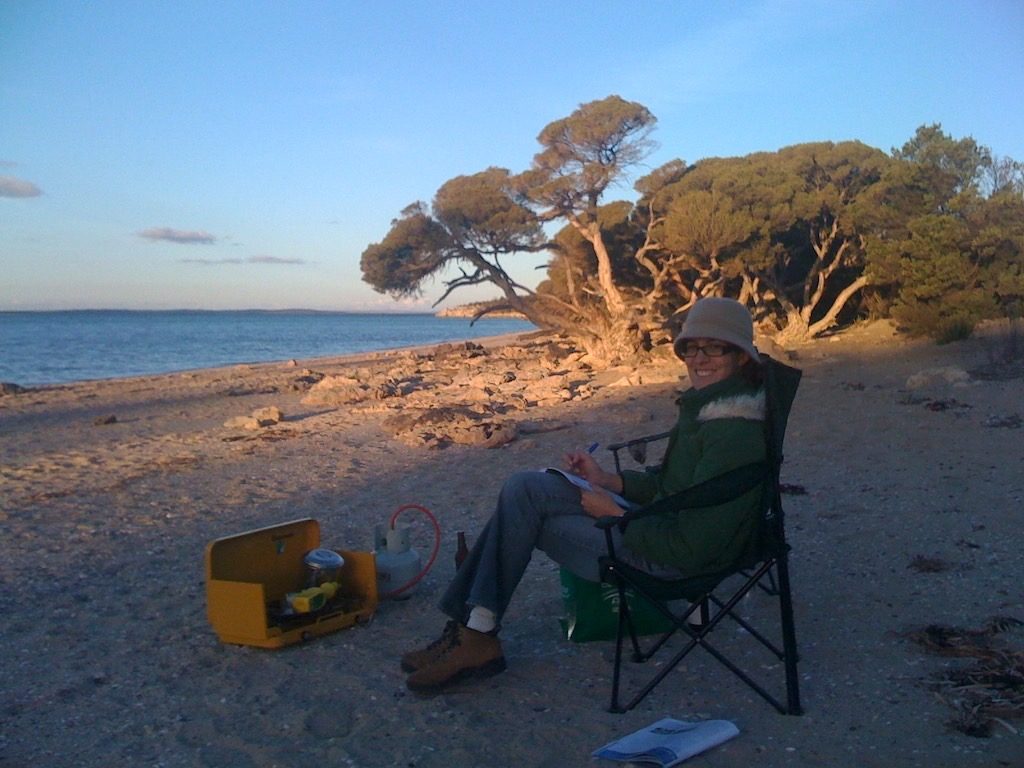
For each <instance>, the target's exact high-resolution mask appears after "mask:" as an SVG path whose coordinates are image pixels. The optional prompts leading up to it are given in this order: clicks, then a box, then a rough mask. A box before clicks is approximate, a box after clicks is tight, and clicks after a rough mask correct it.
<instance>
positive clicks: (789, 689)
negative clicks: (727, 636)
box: [776, 552, 803, 715]
mask: <svg viewBox="0 0 1024 768" xmlns="http://www.w3.org/2000/svg"><path fill="white" fill-rule="evenodd" d="M776 564H777V566H778V572H779V610H780V612H781V619H782V647H783V650H784V651H785V659H784V663H785V666H786V700H787V704H788V707H787V714H790V715H801V714H803V708H802V707H801V706H800V679H799V677H798V675H797V670H796V663H797V648H796V623H795V622H794V621H793V596H792V594H791V593H790V591H789V558H788V556H787V555H786V553H785V552H784V553H782V555H780V556H779V558H778V561H777V563H776Z"/></svg>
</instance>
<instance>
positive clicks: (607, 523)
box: [594, 515, 622, 531]
mask: <svg viewBox="0 0 1024 768" xmlns="http://www.w3.org/2000/svg"><path fill="white" fill-rule="evenodd" d="M621 522H622V517H621V516H616V515H605V516H604V517H599V518H597V519H595V520H594V527H595V528H600V529H601V530H602V531H605V530H608V529H609V528H614V527H615V526H616V525H618V524H619V523H621Z"/></svg>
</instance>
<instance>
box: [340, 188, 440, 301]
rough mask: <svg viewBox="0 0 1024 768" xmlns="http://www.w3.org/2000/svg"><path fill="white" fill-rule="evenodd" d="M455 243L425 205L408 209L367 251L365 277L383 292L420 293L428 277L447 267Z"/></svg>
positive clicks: (404, 294)
mask: <svg viewBox="0 0 1024 768" xmlns="http://www.w3.org/2000/svg"><path fill="white" fill-rule="evenodd" d="M451 245H452V242H451V239H450V237H449V236H448V233H447V232H446V231H445V230H444V228H443V227H442V226H441V225H440V224H438V223H437V222H436V221H434V220H433V219H432V218H430V216H428V215H427V214H426V213H425V211H424V210H423V206H422V205H421V204H414V205H412V206H410V207H408V208H406V209H405V211H404V212H403V215H402V218H400V219H395V220H394V221H393V222H392V223H391V230H390V231H389V232H388V233H387V235H386V236H385V237H384V240H382V241H381V242H380V243H373V244H371V245H370V246H369V247H367V248H366V250H365V251H363V255H362V257H361V259H360V262H359V264H360V267H361V269H362V272H363V280H364V281H365V282H367V283H369V284H370V285H371V286H373V288H374V289H375V290H377V291H379V292H381V293H390V294H391V295H392V296H395V297H403V296H416V295H419V293H420V288H421V285H422V283H423V281H424V280H426V279H427V278H428V277H430V276H431V275H433V274H435V273H436V272H437V271H438V270H439V269H441V268H442V267H443V266H444V263H445V261H446V260H447V258H448V255H449V254H448V252H449V250H450V248H451Z"/></svg>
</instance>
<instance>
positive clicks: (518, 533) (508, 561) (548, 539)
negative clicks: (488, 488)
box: [439, 472, 678, 624]
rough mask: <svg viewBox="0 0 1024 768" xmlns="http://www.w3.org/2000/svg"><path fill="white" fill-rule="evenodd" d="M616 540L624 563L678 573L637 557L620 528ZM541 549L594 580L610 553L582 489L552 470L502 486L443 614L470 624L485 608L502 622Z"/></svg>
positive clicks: (525, 474) (449, 592)
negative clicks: (475, 612) (474, 608)
mask: <svg viewBox="0 0 1024 768" xmlns="http://www.w3.org/2000/svg"><path fill="white" fill-rule="evenodd" d="M612 537H613V543H614V546H615V554H616V555H617V556H618V557H619V558H620V559H621V560H623V561H625V562H627V563H629V564H631V565H635V566H637V567H640V568H644V569H645V570H649V571H651V572H652V573H656V574H663V575H667V576H668V575H678V572H677V571H675V570H673V569H666V568H663V567H657V566H654V565H653V564H651V563H649V562H648V561H646V560H644V559H643V558H641V557H639V556H637V555H635V554H632V553H631V552H630V551H629V550H628V549H627V548H626V547H625V546H624V545H623V543H622V536H621V533H620V532H619V530H618V528H614V529H613V530H612ZM535 548H536V549H540V550H542V551H543V552H544V553H546V554H547V556H548V557H550V558H551V559H552V560H554V561H555V562H556V563H558V564H559V565H561V566H563V567H564V568H567V569H569V570H570V571H572V572H573V573H574V574H576V575H577V576H579V577H580V578H582V579H587V580H588V581H598V580H599V578H598V566H597V558H598V557H600V556H601V555H604V554H607V551H608V550H607V546H606V544H605V535H604V531H602V530H600V529H599V528H597V527H596V526H595V525H594V519H593V518H592V517H590V516H589V515H587V513H586V512H584V511H583V507H582V505H581V504H580V490H579V488H577V487H576V486H574V485H572V484H571V483H570V482H569V481H568V480H566V479H565V478H563V477H561V476H559V475H556V474H553V473H550V472H519V473H517V474H514V475H512V476H511V477H510V478H509V479H508V480H506V481H505V485H504V486H502V489H501V493H500V494H499V495H498V505H497V508H496V509H495V510H494V514H493V515H492V516H491V519H490V520H488V521H487V525H486V526H484V529H483V531H481V532H480V535H479V537H477V540H476V542H475V543H474V544H473V548H472V549H471V550H470V551H469V555H468V556H467V557H466V559H465V561H464V562H463V563H462V567H460V568H459V570H458V572H457V573H456V574H455V577H454V578H453V579H452V581H451V583H450V584H449V585H448V589H447V590H446V591H445V593H444V596H443V597H442V598H441V602H440V603H439V606H440V608H441V610H442V611H443V612H444V613H445V614H447V615H448V616H449V617H450V618H452V619H455V620H456V621H459V622H465V621H466V619H467V617H468V614H469V610H470V608H472V606H474V605H479V606H481V607H483V608H488V609H490V610H492V611H494V613H495V614H496V615H497V617H498V623H499V624H500V623H501V617H502V615H503V614H504V613H505V609H506V608H508V604H509V602H510V601H511V600H512V594H513V592H515V589H516V587H517V586H518V585H519V580H520V579H521V578H522V577H523V573H525V572H526V566H527V565H529V563H530V558H531V557H532V556H533V550H534V549H535Z"/></svg>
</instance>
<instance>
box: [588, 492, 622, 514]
mask: <svg viewBox="0 0 1024 768" xmlns="http://www.w3.org/2000/svg"><path fill="white" fill-rule="evenodd" d="M580 504H582V505H583V511H584V512H586V513H587V514H588V515H590V516H591V517H595V518H597V517H622V515H623V513H624V512H625V510H624V509H623V508H622V507H620V506H619V505H618V504H616V503H615V500H614V499H612V497H611V496H609V495H608V493H607V492H606V491H602V490H597V491H583V490H581V491H580Z"/></svg>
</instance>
